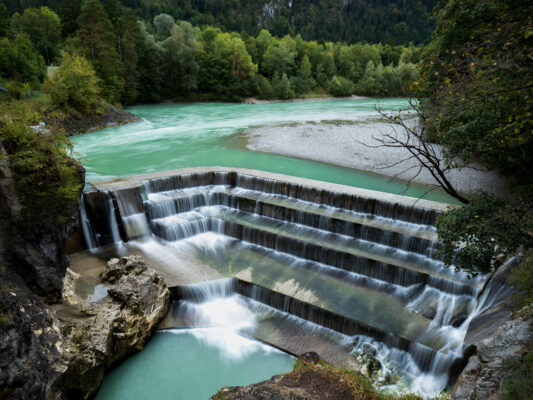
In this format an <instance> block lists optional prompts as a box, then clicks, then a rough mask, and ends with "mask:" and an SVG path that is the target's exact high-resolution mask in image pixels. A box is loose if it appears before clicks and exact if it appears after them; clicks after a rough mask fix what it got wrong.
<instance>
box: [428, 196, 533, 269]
mask: <svg viewBox="0 0 533 400" xmlns="http://www.w3.org/2000/svg"><path fill="white" fill-rule="evenodd" d="M529 193H530V191H529V190H524V191H523V192H518V191H517V192H515V193H514V195H513V197H510V198H506V199H502V198H498V197H495V196H493V195H489V194H477V195H475V196H473V197H472V198H471V199H470V203H469V204H467V205H464V206H462V207H457V208H453V209H451V210H449V211H447V212H446V213H445V214H443V215H442V216H440V217H439V218H438V220H437V233H438V235H439V239H440V240H441V242H442V244H443V247H442V248H441V249H440V250H439V253H440V254H441V255H442V256H443V259H444V262H445V263H446V264H447V265H451V264H454V265H455V267H456V268H457V269H462V270H464V271H466V272H467V273H469V274H471V275H473V276H475V275H477V274H478V273H480V272H481V273H486V272H490V271H491V270H492V269H494V268H497V267H499V266H500V265H501V264H502V262H503V260H504V259H505V256H508V255H511V254H513V253H514V252H515V251H516V250H517V249H518V247H519V246H524V248H526V249H528V248H530V247H533V237H532V235H531V232H533V218H532V213H533V211H532V204H531V199H530V195H529Z"/></svg>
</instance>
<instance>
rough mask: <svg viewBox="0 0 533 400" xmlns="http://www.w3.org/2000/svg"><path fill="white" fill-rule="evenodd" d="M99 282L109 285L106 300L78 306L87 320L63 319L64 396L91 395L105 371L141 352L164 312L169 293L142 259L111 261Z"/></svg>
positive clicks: (125, 258)
mask: <svg viewBox="0 0 533 400" xmlns="http://www.w3.org/2000/svg"><path fill="white" fill-rule="evenodd" d="M101 279H102V283H104V284H109V287H108V294H109V299H107V301H105V302H101V303H81V304H80V305H79V309H80V311H82V312H83V313H85V314H87V315H88V317H87V318H75V319H65V320H64V321H62V330H63V333H64V334H65V336H66V339H65V350H66V357H67V359H68V368H67V370H66V372H65V374H64V375H63V379H62V380H61V382H60V385H59V386H60V387H62V388H63V390H65V395H66V397H67V398H72V399H74V398H76V399H86V398H90V397H91V396H92V395H94V393H95V392H96V390H97V389H98V387H99V386H100V383H101V381H102V379H103V376H104V373H105V371H106V370H107V369H108V368H109V367H111V366H112V365H113V364H115V363H116V362H118V361H121V360H122V359H124V358H125V357H126V356H127V355H129V354H131V353H133V352H136V351H139V350H142V348H143V347H144V345H145V344H146V342H147V341H148V340H149V338H150V337H151V335H152V334H153V332H154V330H155V328H156V326H157V324H158V323H159V321H161V319H163V318H164V317H165V315H166V314H167V312H168V308H169V304H170V291H169V290H168V288H167V286H166V284H165V282H164V281H163V280H162V279H161V278H160V276H159V275H158V274H157V273H156V272H155V271H154V270H152V269H150V268H148V267H147V266H146V264H145V262H144V260H143V259H142V258H141V257H138V256H130V257H122V258H121V259H120V260H118V259H112V260H111V261H109V262H108V263H107V266H106V268H105V269H104V271H103V272H102V274H101Z"/></svg>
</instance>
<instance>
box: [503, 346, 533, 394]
mask: <svg viewBox="0 0 533 400" xmlns="http://www.w3.org/2000/svg"><path fill="white" fill-rule="evenodd" d="M501 392H502V395H501V400H528V399H530V398H531V393H533V353H531V352H530V353H528V354H527V355H526V357H525V363H524V365H522V367H520V369H519V370H518V371H517V372H516V373H515V374H513V375H511V376H510V377H508V378H506V379H505V380H504V382H503V384H502V390H501Z"/></svg>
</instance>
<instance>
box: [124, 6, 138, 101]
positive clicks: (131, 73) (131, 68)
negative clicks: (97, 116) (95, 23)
mask: <svg viewBox="0 0 533 400" xmlns="http://www.w3.org/2000/svg"><path fill="white" fill-rule="evenodd" d="M121 26H122V30H123V33H122V37H121V39H120V48H121V52H120V56H121V57H120V58H121V61H122V68H123V70H124V91H123V94H122V100H123V101H124V102H126V103H133V102H134V101H135V100H136V99H137V97H138V95H139V91H138V87H139V71H138V64H139V56H138V52H141V51H142V47H143V43H142V41H143V37H142V34H141V31H140V29H139V25H138V24H137V19H136V17H135V15H134V14H133V13H132V12H126V13H125V15H124V16H123V17H122V19H121Z"/></svg>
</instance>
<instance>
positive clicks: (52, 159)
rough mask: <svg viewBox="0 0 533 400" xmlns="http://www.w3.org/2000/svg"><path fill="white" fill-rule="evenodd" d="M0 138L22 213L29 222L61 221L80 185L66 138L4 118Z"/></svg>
mask: <svg viewBox="0 0 533 400" xmlns="http://www.w3.org/2000/svg"><path fill="white" fill-rule="evenodd" d="M0 139H1V141H2V145H3V147H4V148H5V150H6V152H7V155H8V160H9V164H10V165H11V168H12V169H13V171H14V173H15V181H16V185H17V190H18V194H19V199H20V201H21V203H22V205H23V207H24V209H23V217H24V218H25V219H26V220H27V221H32V223H46V222H62V219H63V218H64V213H65V212H66V211H67V209H68V207H69V206H71V205H72V204H77V202H78V201H79V196H80V192H81V189H82V182H80V177H79V173H78V166H79V163H78V162H77V161H75V160H74V159H72V158H71V157H70V155H69V152H70V142H69V141H68V140H67V139H66V138H65V137H64V136H63V135H60V134H52V133H50V132H48V133H47V132H42V131H38V130H34V129H31V128H29V127H28V126H27V125H26V124H25V123H23V122H5V121H0Z"/></svg>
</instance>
